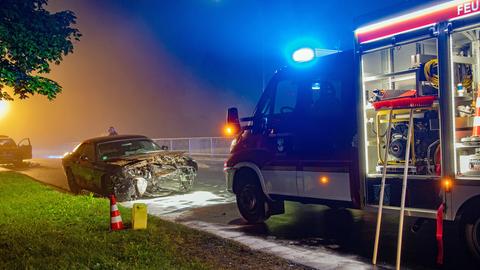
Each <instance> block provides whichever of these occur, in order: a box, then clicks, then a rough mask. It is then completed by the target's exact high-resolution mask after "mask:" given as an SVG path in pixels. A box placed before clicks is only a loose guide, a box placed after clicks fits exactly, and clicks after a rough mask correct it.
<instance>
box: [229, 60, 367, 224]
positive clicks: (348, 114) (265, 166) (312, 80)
mask: <svg viewBox="0 0 480 270" xmlns="http://www.w3.org/2000/svg"><path fill="white" fill-rule="evenodd" d="M353 57H354V56H353V52H352V51H349V52H339V53H334V54H331V55H328V56H324V57H321V58H318V59H315V61H314V62H312V63H308V65H307V66H306V67H303V66H301V67H298V68H293V67H291V68H284V69H282V70H280V71H277V72H276V74H275V75H274V76H273V78H272V79H271V80H270V82H269V83H268V85H267V86H266V88H265V90H264V92H263V94H262V96H261V98H260V100H259V102H258V104H257V106H256V108H255V112H254V114H253V116H252V117H248V118H244V119H242V120H243V121H245V122H247V125H246V126H244V127H243V128H241V131H240V132H239V135H238V136H237V137H236V138H235V139H234V140H233V142H232V147H231V156H230V158H229V159H228V161H227V162H226V166H225V172H226V174H227V186H228V189H229V190H230V191H232V192H234V193H235V194H237V204H238V208H239V210H240V212H241V214H242V216H243V217H244V218H245V219H246V220H247V221H249V222H251V223H256V222H261V221H264V220H265V219H266V218H268V216H269V215H271V214H277V213H283V201H284V200H292V201H300V202H305V203H322V204H328V205H338V206H344V207H355V208H358V207H360V204H361V198H360V197H361V191H360V190H361V189H360V186H359V185H360V182H359V179H360V178H359V175H358V169H357V164H358V154H357V153H358V151H357V150H358V148H357V147H356V146H357V145H356V144H357V142H356V140H355V134H356V130H357V109H356V107H357V105H356V102H357V99H358V98H357V96H358V95H357V93H356V91H354V89H355V83H354V82H355V81H354V78H353V77H352V74H353V72H354V68H353V65H352V63H353ZM228 119H229V120H228V122H229V124H230V125H231V126H232V128H233V129H236V130H240V122H239V119H238V112H237V110H236V109H235V108H231V109H229V113H228Z"/></svg>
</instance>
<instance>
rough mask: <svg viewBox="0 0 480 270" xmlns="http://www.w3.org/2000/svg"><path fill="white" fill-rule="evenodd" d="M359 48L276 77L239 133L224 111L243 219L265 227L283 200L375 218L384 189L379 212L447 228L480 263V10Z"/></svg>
mask: <svg viewBox="0 0 480 270" xmlns="http://www.w3.org/2000/svg"><path fill="white" fill-rule="evenodd" d="M355 41H356V42H355V49H354V52H343V53H336V54H332V55H329V56H325V57H321V58H318V59H316V60H315V61H314V62H315V63H313V64H311V65H310V66H308V67H304V68H294V67H291V68H285V69H283V70H281V71H279V72H277V73H276V74H275V75H274V76H273V78H272V80H271V81H270V83H269V84H268V86H267V87H266V89H265V90H264V93H263V95H262V96H261V98H260V100H259V102H258V105H257V107H256V109H255V112H254V115H253V116H252V117H248V118H245V119H242V120H244V121H246V122H247V124H246V125H245V126H244V127H240V121H239V118H238V111H237V110H236V109H235V108H231V109H229V112H228V117H227V122H228V124H229V125H231V126H232V127H233V128H234V129H236V130H238V135H237V136H236V138H235V139H234V140H233V142H232V148H231V156H230V158H229V159H228V160H227V162H226V164H225V172H226V176H227V186H228V189H229V190H231V191H232V192H234V193H235V194H236V196H237V205H238V208H239V210H240V213H241V214H242V216H243V217H244V218H245V219H246V220H247V221H249V222H252V223H254V222H261V221H263V220H265V219H266V218H268V216H269V215H272V214H277V213H282V212H283V201H284V200H293V201H300V202H304V203H322V204H327V205H331V206H344V207H352V208H361V209H371V210H376V209H377V208H378V207H379V201H380V199H379V198H380V196H379V195H380V194H381V193H380V188H381V186H383V188H382V189H383V190H384V199H383V209H387V210H390V211H392V212H394V213H398V211H399V210H400V209H401V207H400V205H401V202H402V201H403V202H404V207H405V208H403V207H402V208H403V209H404V210H405V212H404V213H405V215H408V216H415V217H420V218H432V219H434V218H438V217H440V221H441V220H442V219H443V220H448V221H454V222H455V223H457V224H458V226H459V228H460V232H461V236H462V238H463V240H464V242H465V243H466V245H467V247H468V249H469V250H470V252H471V253H472V254H473V256H474V257H476V258H477V259H480V210H479V209H480V95H479V93H480V1H478V0H477V1H465V0H460V1H449V2H444V3H441V4H438V5H435V6H430V7H425V8H422V9H418V10H415V11H412V12H409V13H407V14H404V15H401V16H396V17H393V18H390V19H387V20H382V21H379V22H376V23H373V24H368V25H366V26H363V27H360V28H358V29H357V30H356V31H355ZM423 100H428V101H430V102H429V103H428V104H420V103H421V102H420V101H423ZM405 101H407V102H408V103H409V106H410V107H409V108H408V109H405V108H402V106H397V105H398V104H402V102H403V103H404V104H405ZM417 102H418V103H419V104H416V103H417ZM412 104H413V105H412ZM414 105H418V106H414ZM410 110H412V120H411V121H409V119H410V116H409V115H410V114H409V112H410ZM409 123H411V126H409ZM389 127H390V128H389ZM410 130H411V134H412V136H411V138H412V140H411V143H410V147H407V137H408V133H409V132H410ZM409 148H410V151H408V150H407V149H409ZM407 151H408V153H409V155H406V152H407ZM406 156H409V157H408V158H407V159H406V158H405V157H406ZM385 157H386V158H385ZM405 159H406V160H405ZM404 168H406V169H404ZM404 173H405V175H406V177H405V178H404V179H407V180H408V181H407V182H402V178H403V174H404ZM382 179H385V181H384V183H385V185H382V182H383V181H382ZM403 183H408V184H406V185H404V184H403ZM404 186H405V190H406V192H405V194H406V197H405V198H404V197H403V195H402V193H403V188H404ZM402 212H403V210H402ZM439 212H441V215H439Z"/></svg>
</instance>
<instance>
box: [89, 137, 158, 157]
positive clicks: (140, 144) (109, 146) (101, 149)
mask: <svg viewBox="0 0 480 270" xmlns="http://www.w3.org/2000/svg"><path fill="white" fill-rule="evenodd" d="M160 150H161V149H160V147H159V146H158V145H157V144H156V143H154V142H153V141H152V140H149V139H130V140H120V141H111V142H104V143H99V144H98V157H99V158H100V160H103V161H105V160H109V159H115V158H122V157H128V156H135V155H141V154H146V153H150V152H155V151H160Z"/></svg>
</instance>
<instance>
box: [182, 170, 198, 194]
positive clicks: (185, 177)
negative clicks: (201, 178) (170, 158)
mask: <svg viewBox="0 0 480 270" xmlns="http://www.w3.org/2000/svg"><path fill="white" fill-rule="evenodd" d="M181 174H182V175H181V177H180V192H188V191H190V190H191V189H192V188H193V184H194V182H195V177H196V175H197V171H196V170H195V169H194V168H193V167H186V168H182V169H181Z"/></svg>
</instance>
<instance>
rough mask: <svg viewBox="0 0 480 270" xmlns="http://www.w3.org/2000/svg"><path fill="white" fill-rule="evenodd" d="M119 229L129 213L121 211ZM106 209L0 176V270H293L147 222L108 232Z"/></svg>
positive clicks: (102, 203)
mask: <svg viewBox="0 0 480 270" xmlns="http://www.w3.org/2000/svg"><path fill="white" fill-rule="evenodd" d="M120 211H121V214H122V218H123V221H124V223H127V224H128V223H129V221H130V213H131V211H130V209H127V208H122V207H120ZM109 215H110V213H109V201H108V200H107V199H103V198H95V197H92V196H73V195H70V194H68V193H62V192H58V191H56V190H54V189H52V188H50V187H48V186H45V185H42V184H40V183H38V182H35V181H32V179H30V178H29V177H27V176H24V175H22V174H18V173H13V172H1V173H0V269H18V268H24V269H87V268H88V269H226V268H230V269H284V268H290V269H296V268H297V266H294V265H292V264H289V263H287V262H286V261H284V260H281V259H278V258H275V257H273V256H270V255H267V254H263V253H258V252H252V251H251V250H250V249H248V248H246V247H244V246H241V245H238V244H235V243H232V242H230V241H226V240H222V239H220V238H217V237H214V236H212V235H210V234H206V233H201V232H198V231H194V230H191V229H189V228H187V227H184V226H182V225H179V224H175V223H171V222H167V221H164V220H161V219H158V218H154V217H149V224H148V229H147V230H142V231H134V230H124V231H116V232H109V224H110V220H109Z"/></svg>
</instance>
